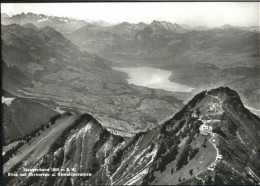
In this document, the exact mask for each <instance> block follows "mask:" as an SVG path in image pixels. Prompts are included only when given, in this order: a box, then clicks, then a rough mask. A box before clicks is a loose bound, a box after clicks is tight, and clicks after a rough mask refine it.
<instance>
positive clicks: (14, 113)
mask: <svg viewBox="0 0 260 186" xmlns="http://www.w3.org/2000/svg"><path fill="white" fill-rule="evenodd" d="M2 103H3V104H2V110H3V111H2V112H3V115H2V118H3V120H2V121H3V123H2V124H3V134H4V135H3V143H4V145H6V144H9V143H10V142H13V141H16V140H19V139H22V138H24V137H25V136H26V135H29V134H30V133H31V132H32V131H35V129H37V128H39V127H41V126H43V125H44V124H46V123H48V122H49V121H50V120H51V119H52V118H54V117H55V116H56V115H58V112H56V111H54V110H52V109H51V108H48V107H47V106H44V105H42V104H39V103H37V102H34V101H32V100H30V99H27V98H19V97H16V96H13V95H11V94H9V93H7V92H5V91H3V94H2Z"/></svg>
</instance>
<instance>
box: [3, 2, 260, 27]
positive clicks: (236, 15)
mask: <svg viewBox="0 0 260 186" xmlns="http://www.w3.org/2000/svg"><path fill="white" fill-rule="evenodd" d="M259 9H260V3H259V2H159V3H158V2H157V3H156V2H155V3H151V2H149V3H12V4H11V3H7V4H5V3H4V4H1V11H2V12H4V13H7V14H9V15H10V14H18V13H22V12H24V13H27V12H33V13H37V14H40V13H42V14H46V15H53V16H62V17H72V18H79V19H90V20H104V21H106V22H110V23H119V22H123V21H127V22H131V23H138V22H141V21H143V22H146V23H150V22H151V21H153V20H158V21H163V20H164V21H169V22H172V23H179V24H189V25H192V26H199V25H205V26H211V27H214V26H221V25H224V24H231V25H234V26H256V25H259V13H260V12H259Z"/></svg>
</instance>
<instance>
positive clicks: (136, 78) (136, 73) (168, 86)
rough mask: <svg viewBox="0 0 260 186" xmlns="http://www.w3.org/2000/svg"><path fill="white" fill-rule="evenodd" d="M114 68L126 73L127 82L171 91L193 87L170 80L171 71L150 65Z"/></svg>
mask: <svg viewBox="0 0 260 186" xmlns="http://www.w3.org/2000/svg"><path fill="white" fill-rule="evenodd" d="M113 69H114V70H117V71H120V72H125V73H127V74H128V76H129V78H128V79H127V81H128V83H129V84H133V85H138V86H143V87H149V88H153V89H164V90H168V91H172V92H190V91H191V90H192V89H193V88H191V87H188V86H186V85H182V84H179V83H175V82H171V81H170V80H169V77H170V76H171V73H172V72H171V71H167V70H161V69H157V68H151V67H130V68H113Z"/></svg>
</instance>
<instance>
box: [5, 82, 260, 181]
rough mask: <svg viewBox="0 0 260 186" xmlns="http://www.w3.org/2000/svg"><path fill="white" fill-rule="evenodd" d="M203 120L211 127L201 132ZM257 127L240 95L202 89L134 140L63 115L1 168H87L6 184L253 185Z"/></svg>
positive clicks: (259, 122)
mask: <svg viewBox="0 0 260 186" xmlns="http://www.w3.org/2000/svg"><path fill="white" fill-rule="evenodd" d="M203 125H209V126H211V127H213V130H212V131H210V132H206V131H200V129H199V128H200V127H201V126H203ZM259 129H260V119H259V118H257V117H256V116H255V115H253V114H252V113H250V112H249V111H248V110H247V109H246V108H244V106H243V104H242V102H241V100H240V98H239V96H238V94H237V93H236V92H235V91H233V90H231V89H229V88H223V87H221V88H217V89H213V90H211V91H204V92H202V93H199V94H198V95H196V96H195V97H194V98H193V99H192V100H191V101H190V102H188V104H187V105H185V106H184V108H183V109H181V110H180V111H179V112H178V113H177V114H176V115H175V116H173V117H172V118H171V119H169V120H168V121H166V122H165V123H163V124H162V125H161V126H158V127H156V128H154V129H152V130H149V131H147V132H144V133H139V134H136V135H135V136H133V137H132V138H123V137H120V136H117V135H114V134H112V133H110V132H109V130H107V129H105V128H103V127H102V126H101V125H100V124H99V122H98V121H96V120H95V119H94V118H93V117H91V116H90V115H72V116H69V117H67V118H63V119H61V120H60V121H58V122H56V123H55V124H54V125H53V126H52V128H51V129H50V130H46V131H45V132H43V133H41V134H40V136H41V137H39V139H43V138H44V140H40V141H39V140H38V139H37V138H36V139H35V140H34V142H32V143H31V144H30V145H24V146H22V147H21V148H20V149H18V153H19V152H21V155H19V156H18V157H16V158H11V159H10V160H9V161H8V166H6V167H5V170H4V172H6V171H8V169H11V168H12V165H16V166H15V167H14V168H12V169H13V170H16V171H18V172H19V171H21V170H22V169H21V167H23V168H49V167H63V168H69V169H71V170H74V169H72V168H75V172H77V173H79V172H81V173H91V176H90V177H74V176H71V177H62V176H59V177H28V178H27V179H21V178H18V177H13V178H12V177H9V182H8V184H7V185H17V184H18V185H32V184H41V185H50V184H53V185H67V184H69V185H82V184H95V185H99V184H109V185H110V184H115V185H123V184H125V185H130V184H152V185H155V184H160V185H166V184H202V183H206V184H210V183H213V184H256V183H258V182H259V178H258V177H259V172H257V170H258V169H259V167H258V165H259V163H260V162H259V155H260V154H259V152H260V151H259V149H260V146H259V143H258V141H259V140H260V139H259ZM56 130H59V131H60V132H59V133H55V134H56V135H55V136H54V135H53V134H52V131H56ZM46 144H48V145H47V146H46ZM227 144H228V145H227ZM41 146H46V148H41ZM37 149H38V150H37ZM37 154H41V156H38V155H37ZM220 156H221V158H219V157H220ZM22 160H23V161H22ZM25 160H26V164H25V163H23V162H25ZM19 162H21V163H19ZM38 173H40V172H38ZM6 181H7V180H6Z"/></svg>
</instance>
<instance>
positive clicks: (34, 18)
mask: <svg viewBox="0 0 260 186" xmlns="http://www.w3.org/2000/svg"><path fill="white" fill-rule="evenodd" d="M26 23H32V24H34V25H35V26H37V27H40V28H42V27H45V26H51V27H53V28H54V29H56V30H58V31H59V32H61V33H64V34H66V33H70V32H73V31H75V30H77V29H79V28H80V27H82V26H85V25H87V24H97V25H104V26H105V25H109V24H108V23H106V22H104V21H85V20H79V19H73V18H67V17H57V16H47V15H44V14H33V13H27V14H25V13H21V14H17V15H13V16H9V15H7V14H5V13H2V14H1V24H4V25H8V24H20V25H24V24H26Z"/></svg>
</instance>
